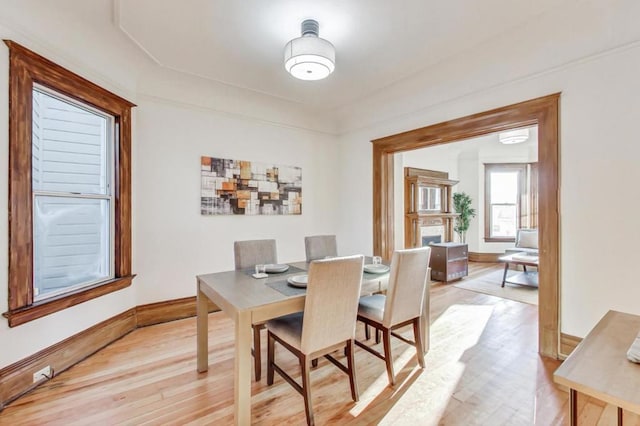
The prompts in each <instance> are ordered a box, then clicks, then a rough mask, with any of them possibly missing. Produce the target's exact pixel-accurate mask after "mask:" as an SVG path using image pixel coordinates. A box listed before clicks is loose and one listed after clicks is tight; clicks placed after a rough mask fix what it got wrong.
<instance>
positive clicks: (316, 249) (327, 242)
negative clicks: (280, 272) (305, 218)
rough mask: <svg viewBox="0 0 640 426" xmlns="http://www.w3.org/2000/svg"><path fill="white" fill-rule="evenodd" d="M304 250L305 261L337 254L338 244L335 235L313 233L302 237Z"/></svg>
mask: <svg viewBox="0 0 640 426" xmlns="http://www.w3.org/2000/svg"><path fill="white" fill-rule="evenodd" d="M304 251H305V253H306V255H307V262H311V261H312V260H318V259H324V258H326V257H327V256H330V257H336V256H338V244H337V243H336V236H335V235H313V236H311V237H304Z"/></svg>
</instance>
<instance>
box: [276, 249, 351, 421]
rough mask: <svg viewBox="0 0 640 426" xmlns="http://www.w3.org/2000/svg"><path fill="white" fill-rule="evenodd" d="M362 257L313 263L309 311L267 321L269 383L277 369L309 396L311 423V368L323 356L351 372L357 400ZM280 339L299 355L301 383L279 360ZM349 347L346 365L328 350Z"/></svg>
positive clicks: (306, 398)
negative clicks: (356, 349)
mask: <svg viewBox="0 0 640 426" xmlns="http://www.w3.org/2000/svg"><path fill="white" fill-rule="evenodd" d="M363 262H364V258H363V257H362V256H349V257H341V258H333V259H325V260H317V261H314V262H311V264H310V266H309V279H308V284H307V295H306V298H305V304H304V312H300V313H296V314H291V315H286V316H283V317H279V318H276V319H273V320H269V321H267V330H268V334H267V335H268V346H267V348H268V349H267V353H268V361H267V384H268V385H272V384H273V377H274V371H277V372H278V374H279V375H280V376H282V378H284V379H285V380H286V381H287V382H288V383H289V384H290V385H291V386H293V388H294V389H295V390H296V391H298V392H299V393H300V394H302V396H303V397H304V405H305V413H306V416H307V424H309V425H312V424H314V421H313V408H312V403H311V387H310V381H309V370H310V368H311V364H312V360H314V359H316V358H318V357H320V356H323V355H324V357H325V358H327V359H328V360H329V361H330V362H332V363H333V364H335V365H336V366H337V367H338V368H339V369H340V370H342V371H343V372H345V373H346V374H347V375H348V376H349V384H350V386H351V397H352V398H353V400H354V401H357V400H358V388H357V383H356V377H355V370H354V356H353V347H354V346H353V338H354V335H355V325H356V314H357V312H358V299H359V297H360V288H361V286H362V267H363ZM275 342H278V343H280V344H281V345H282V346H284V347H285V348H286V349H288V350H289V351H291V352H292V353H293V354H294V355H295V356H296V357H297V358H298V360H299V362H300V367H301V370H302V385H300V384H298V383H297V382H296V381H294V380H293V379H292V378H291V377H290V376H289V375H288V374H287V373H285V371H284V370H282V368H280V367H279V366H278V365H277V364H276V363H275ZM345 347H346V355H347V366H344V365H343V364H342V363H340V362H339V361H337V360H336V359H335V358H333V357H332V356H331V355H329V353H331V352H333V351H334V350H336V349H341V348H345Z"/></svg>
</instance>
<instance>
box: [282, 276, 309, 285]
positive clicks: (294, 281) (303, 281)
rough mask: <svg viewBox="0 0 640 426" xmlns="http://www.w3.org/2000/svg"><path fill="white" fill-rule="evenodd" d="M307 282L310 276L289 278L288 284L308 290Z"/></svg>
mask: <svg viewBox="0 0 640 426" xmlns="http://www.w3.org/2000/svg"><path fill="white" fill-rule="evenodd" d="M307 281H309V275H307V274H304V275H294V276H292V277H289V278H287V282H288V283H289V284H290V285H291V286H293V287H299V288H306V287H307Z"/></svg>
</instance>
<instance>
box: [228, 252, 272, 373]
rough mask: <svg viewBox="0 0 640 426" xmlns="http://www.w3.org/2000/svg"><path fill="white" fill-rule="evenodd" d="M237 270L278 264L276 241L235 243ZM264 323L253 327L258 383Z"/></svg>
mask: <svg viewBox="0 0 640 426" xmlns="http://www.w3.org/2000/svg"><path fill="white" fill-rule="evenodd" d="M233 254H234V260H235V267H236V270H242V269H247V268H253V267H254V266H255V265H257V264H269V263H278V254H277V251H276V240H247V241H235V242H234V243H233ZM264 328H265V326H264V323H259V324H254V325H253V351H252V354H253V362H254V370H255V376H256V381H260V377H261V376H262V357H261V353H260V330H262V329H264Z"/></svg>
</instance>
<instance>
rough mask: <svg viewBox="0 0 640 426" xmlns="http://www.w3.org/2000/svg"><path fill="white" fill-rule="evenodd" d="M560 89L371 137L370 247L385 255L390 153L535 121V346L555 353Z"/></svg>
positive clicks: (390, 247)
mask: <svg viewBox="0 0 640 426" xmlns="http://www.w3.org/2000/svg"><path fill="white" fill-rule="evenodd" d="M559 101H560V94H559V93H556V94H553V95H549V96H545V97H541V98H536V99H532V100H529V101H525V102H521V103H518V104H514V105H509V106H506V107H502V108H497V109H494V110H490V111H485V112H481V113H478V114H474V115H471V116H467V117H462V118H458V119H455V120H451V121H446V122H443V123H439V124H434V125H431V126H427V127H423V128H420V129H415V130H410V131H407V132H404V133H400V134H397V135H392V136H388V137H385V138H381V139H376V140H374V141H372V143H373V224H374V225H373V248H374V253H375V254H376V255H380V256H383V257H386V258H390V257H391V254H392V253H393V251H394V250H395V248H396V247H395V235H394V224H395V217H394V187H395V182H394V158H393V157H394V154H395V153H399V152H403V151H410V150H415V149H419V148H425V147H430V146H435V145H440V144H446V143H450V142H454V141H459V140H463V139H470V138H473V137H476V136H482V135H486V134H489V133H495V132H500V131H505V130H509V129H515V128H520V127H527V126H534V125H537V126H538V168H539V170H538V197H539V198H538V205H539V210H538V226H539V228H540V232H539V245H540V253H539V257H540V263H541V264H542V265H543V268H541V270H540V272H539V275H540V283H541V285H540V288H539V309H538V348H539V352H540V353H541V354H542V355H544V356H549V357H552V358H557V357H558V346H559V282H558V281H559V279H558V277H559V216H558V211H559V206H558V200H559V161H558V157H559V135H558V125H559V123H558V114H559Z"/></svg>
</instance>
